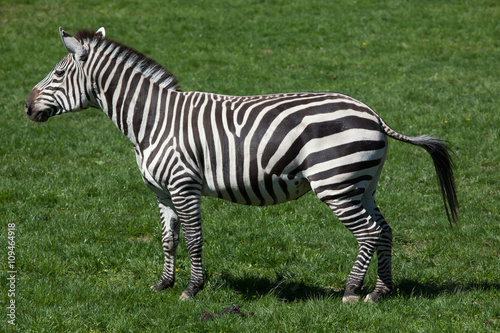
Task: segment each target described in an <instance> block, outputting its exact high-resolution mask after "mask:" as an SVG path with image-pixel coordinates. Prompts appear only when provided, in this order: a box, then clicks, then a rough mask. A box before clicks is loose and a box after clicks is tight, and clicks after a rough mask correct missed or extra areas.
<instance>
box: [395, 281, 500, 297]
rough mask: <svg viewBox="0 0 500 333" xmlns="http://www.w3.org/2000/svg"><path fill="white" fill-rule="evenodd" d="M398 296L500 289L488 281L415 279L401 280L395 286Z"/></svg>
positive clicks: (436, 294)
mask: <svg viewBox="0 0 500 333" xmlns="http://www.w3.org/2000/svg"><path fill="white" fill-rule="evenodd" d="M395 289H396V290H397V296H398V297H405V298H410V297H422V298H429V299H430V298H436V297H438V296H441V295H445V294H456V293H459V292H468V291H473V290H480V291H488V290H497V291H498V290H500V284H498V283H490V282H475V283H465V284H464V283H442V284H438V283H421V282H418V281H415V280H402V281H401V282H400V283H399V284H398V285H396V286H395Z"/></svg>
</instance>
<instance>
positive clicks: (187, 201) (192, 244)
mask: <svg viewBox="0 0 500 333" xmlns="http://www.w3.org/2000/svg"><path fill="white" fill-rule="evenodd" d="M173 202H174V204H175V207H176V209H177V212H178V214H179V218H180V220H181V221H182V223H181V224H182V231H183V232H184V238H185V241H186V247H187V250H188V252H189V257H190V261H191V278H190V280H189V285H188V287H187V288H186V290H184V291H183V292H182V295H181V297H180V299H181V300H188V299H190V298H191V297H193V296H195V295H196V294H197V293H198V292H199V291H200V290H202V289H203V286H204V278H203V267H202V262H201V250H202V245H203V236H202V233H201V211H200V203H201V202H200V195H199V194H198V193H196V194H194V193H193V192H190V193H185V194H184V195H182V196H178V197H176V198H173Z"/></svg>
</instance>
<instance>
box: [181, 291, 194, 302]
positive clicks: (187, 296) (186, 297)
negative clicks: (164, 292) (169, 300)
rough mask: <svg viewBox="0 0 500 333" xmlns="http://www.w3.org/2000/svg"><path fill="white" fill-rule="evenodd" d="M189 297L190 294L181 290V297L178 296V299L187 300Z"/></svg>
mask: <svg viewBox="0 0 500 333" xmlns="http://www.w3.org/2000/svg"><path fill="white" fill-rule="evenodd" d="M190 299H191V295H189V294H188V293H187V292H186V291H185V290H184V291H183V292H182V294H181V297H179V301H189V300H190Z"/></svg>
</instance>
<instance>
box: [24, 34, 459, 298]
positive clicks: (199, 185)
mask: <svg viewBox="0 0 500 333" xmlns="http://www.w3.org/2000/svg"><path fill="white" fill-rule="evenodd" d="M60 35H61V38H62V41H63V43H64V45H65V47H66V49H67V50H68V52H69V54H68V55H67V56H66V57H64V58H63V59H62V60H61V61H60V62H59V63H58V64H57V65H56V66H55V68H54V69H53V70H52V71H51V72H50V73H49V75H48V76H47V77H46V78H45V79H44V80H43V81H41V82H40V83H39V84H37V85H36V86H35V87H34V88H33V90H32V91H31V93H30V94H29V97H28V99H27V101H26V104H25V110H26V113H27V115H28V117H29V118H30V119H31V120H34V121H39V122H41V121H46V120H47V119H48V118H49V117H51V116H55V115H59V114H62V113H64V112H68V111H77V110H81V109H85V108H88V107H95V108H99V109H101V110H103V111H104V113H106V114H107V115H108V117H109V118H110V119H111V120H112V121H113V122H114V123H115V124H116V126H117V127H118V128H119V129H120V131H122V132H123V134H125V135H126V136H127V137H128V138H129V139H130V141H131V142H132V144H133V146H134V148H135V153H136V157H137V164H138V166H139V168H140V170H141V172H142V176H143V179H144V182H145V183H146V185H147V186H148V187H150V188H151V189H152V190H153V191H154V192H155V193H156V195H157V198H158V203H159V206H160V215H161V226H162V242H163V248H164V252H165V262H164V267H163V274H162V276H161V278H160V280H159V281H158V283H156V284H155V285H154V286H153V287H152V288H153V289H155V290H162V289H165V288H168V287H171V286H172V285H173V284H174V271H175V270H174V261H175V250H176V247H177V245H178V243H179V232H180V226H182V228H183V231H184V234H185V240H186V244H187V248H188V251H189V254H190V258H191V279H190V282H189V286H188V287H187V289H186V290H185V291H184V292H183V293H182V295H181V299H188V298H190V297H192V296H194V295H195V294H196V293H197V292H198V291H199V290H201V289H203V283H204V281H203V271H202V263H201V249H202V242H203V239H202V233H201V221H200V197H201V196H202V195H205V196H212V197H218V198H222V199H226V200H229V201H232V202H236V203H241V204H247V205H274V204H278V203H282V202H285V201H288V200H294V199H297V198H299V197H300V196H302V195H304V194H305V193H306V192H308V191H309V190H311V189H312V190H313V191H314V193H315V194H316V195H317V196H318V198H319V199H320V200H321V201H323V202H324V203H326V204H327V205H328V206H329V207H330V208H331V209H332V210H333V212H334V213H335V214H336V215H337V216H338V218H339V219H340V220H341V221H342V223H343V224H344V225H345V226H346V227H347V228H348V229H349V230H350V231H351V232H352V233H353V234H354V236H355V237H356V239H357V241H358V243H359V254H358V257H357V259H356V261H355V264H354V267H353V269H352V271H351V273H350V275H349V277H348V279H347V284H346V289H345V294H344V298H343V300H344V301H354V300H357V298H358V296H357V291H358V290H359V289H360V287H361V286H362V283H363V279H364V277H365V274H366V271H367V268H368V265H369V263H370V260H371V259H372V257H373V254H374V252H375V251H376V252H377V258H378V279H377V284H376V287H375V290H374V291H373V292H371V293H370V294H369V295H367V297H366V299H365V300H366V301H370V302H375V301H376V300H377V299H378V298H379V297H380V296H383V295H387V294H390V293H391V292H392V289H393V286H392V279H391V248H392V231H391V228H390V227H389V225H388V224H387V222H386V221H385V219H384V217H383V216H382V214H381V212H380V211H379V209H378V208H377V205H376V204H375V201H374V193H375V189H376V185H377V181H378V179H379V176H380V173H381V171H382V166H383V164H384V160H385V157H386V152H387V139H386V138H387V136H390V137H392V138H395V139H397V140H400V141H403V142H407V143H411V144H414V145H417V146H420V147H423V148H424V149H425V150H426V151H427V152H428V153H429V154H430V155H431V157H432V160H433V162H434V166H435V168H436V171H437V176H438V180H439V184H440V186H441V190H442V194H443V199H444V204H445V208H446V213H447V215H448V219H449V220H450V223H451V221H455V220H456V218H457V209H458V208H457V206H458V205H457V198H456V194H455V184H454V178H453V173H452V163H451V160H450V157H449V151H448V147H447V146H446V145H445V144H444V143H443V142H442V141H440V140H439V139H437V138H432V137H429V136H425V135H422V136H418V137H408V136H405V135H402V134H399V133H397V132H395V131H394V130H392V129H391V128H390V127H389V126H388V125H387V124H386V123H385V122H384V121H383V120H382V118H381V117H380V116H379V115H378V114H376V113H375V112H374V111H373V110H372V109H370V108H369V107H368V106H366V105H365V104H363V103H361V102H359V101H357V100H355V99H353V98H351V97H348V96H346V95H342V94H338V93H293V94H276V95H263V96H246V97H236V96H223V95H217V94H209V93H202V92H182V91H180V90H179V89H178V87H177V80H176V78H175V77H174V76H173V75H172V74H171V73H170V72H168V71H167V70H166V69H165V68H163V67H162V66H160V65H158V64H157V63H156V62H154V61H153V60H151V59H149V58H147V57H146V56H144V55H142V54H141V53H139V52H137V51H135V50H133V49H131V48H129V47H126V46H123V45H121V44H119V43H117V42H114V41H111V40H109V39H107V38H106V37H105V31H104V29H103V28H101V29H99V30H98V31H97V32H96V33H91V32H88V31H81V32H79V33H78V34H77V35H76V38H74V37H72V36H70V35H69V34H67V33H66V32H64V31H63V30H62V29H60Z"/></svg>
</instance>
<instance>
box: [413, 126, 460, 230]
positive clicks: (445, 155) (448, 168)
mask: <svg viewBox="0 0 500 333" xmlns="http://www.w3.org/2000/svg"><path fill="white" fill-rule="evenodd" d="M409 139H410V140H408V141H407V142H409V143H412V144H414V145H417V146H420V147H422V148H424V149H425V150H426V151H427V152H428V153H429V154H430V155H431V157H432V161H433V162H434V167H435V168H436V174H437V178H438V181H439V186H440V187H441V193H442V194H443V201H444V207H445V209H446V215H447V216H448V220H449V221H450V225H452V222H453V223H456V222H457V220H458V200H457V193H456V190H455V177H454V176H453V167H454V165H453V161H452V159H451V156H450V154H451V150H450V148H449V147H448V145H447V144H446V143H445V142H443V141H441V140H440V139H438V138H434V137H431V136H427V135H421V136H417V137H410V138H409Z"/></svg>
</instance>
